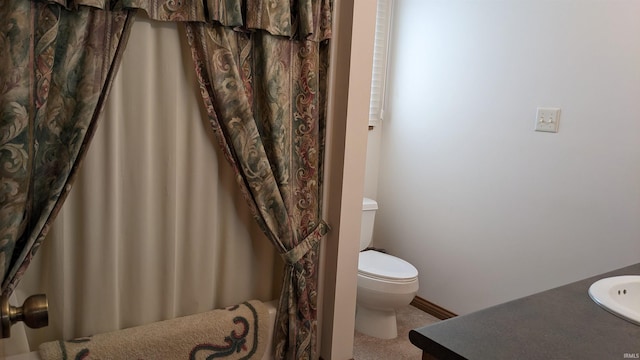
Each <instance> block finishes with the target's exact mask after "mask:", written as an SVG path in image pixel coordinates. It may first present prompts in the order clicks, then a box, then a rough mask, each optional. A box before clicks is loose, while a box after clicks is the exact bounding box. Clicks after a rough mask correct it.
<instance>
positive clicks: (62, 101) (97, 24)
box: [0, 0, 332, 359]
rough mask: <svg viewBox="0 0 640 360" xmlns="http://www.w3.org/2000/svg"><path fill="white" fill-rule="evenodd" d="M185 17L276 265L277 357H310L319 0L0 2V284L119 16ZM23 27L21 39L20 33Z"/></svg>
mask: <svg viewBox="0 0 640 360" xmlns="http://www.w3.org/2000/svg"><path fill="white" fill-rule="evenodd" d="M130 9H144V10H145V11H146V12H147V13H148V14H149V16H150V17H151V18H152V19H156V20H162V21H184V22H187V33H188V37H189V42H190V44H191V46H192V49H193V57H194V62H195V64H196V71H197V72H198V75H199V81H200V84H201V87H202V95H203V99H204V100H205V105H206V107H207V109H208V115H209V117H210V121H211V124H212V126H213V128H214V130H215V131H216V132H217V134H218V137H219V141H220V144H221V145H222V147H223V150H224V152H225V154H227V158H228V160H229V161H230V162H231V163H232V165H233V166H234V168H235V169H236V172H237V178H238V181H239V183H240V184H241V185H242V188H243V191H244V192H245V195H246V198H247V200H248V203H249V206H250V207H251V209H252V211H253V213H254V215H255V217H256V219H257V220H258V222H259V224H260V225H261V227H262V229H263V231H264V232H265V233H266V234H267V236H268V237H269V238H270V239H271V241H272V242H273V243H274V244H275V245H276V247H277V248H278V250H279V251H280V253H281V254H282V256H283V258H284V259H285V261H286V262H287V264H288V267H287V270H286V273H285V280H284V286H283V292H282V295H281V300H280V308H279V316H278V321H277V329H276V339H275V341H276V352H277V358H285V357H286V358H290V359H298V358H314V357H315V351H316V344H315V340H316V326H317V319H316V310H317V309H316V306H317V265H318V262H317V260H318V241H319V240H320V239H321V238H322V237H323V236H324V234H325V233H326V231H327V229H328V227H327V226H326V224H325V223H324V222H323V221H322V220H321V219H320V214H321V198H322V196H321V190H322V186H321V180H322V157H323V153H324V152H323V143H324V117H325V116H324V107H325V91H326V84H325V83H326V71H327V67H328V66H327V64H328V42H327V41H326V40H328V39H329V37H330V30H331V11H332V1H331V0H299V1H290V0H279V1H275V2H274V1H273V0H270V1H267V0H253V1H251V0H244V1H241V0H237V1H222V0H218V1H216V0H207V1H206V2H204V1H202V0H184V1H179V2H176V1H175V0H155V1H148V0H147V1H145V0H111V1H109V0H102V1H100V0H98V1H96V0H76V1H73V0H50V1H37V0H31V1H29V0H11V1H8V2H3V3H2V4H1V5H0V19H1V20H2V22H1V24H0V26H4V27H5V28H4V29H2V30H3V31H2V34H1V35H0V36H1V37H0V75H1V77H0V111H1V113H0V114H1V116H2V117H1V118H0V120H1V122H0V129H1V130H2V132H1V133H0V136H1V137H0V139H2V142H1V143H0V157H1V159H0V160H2V164H3V167H2V170H1V171H2V181H1V184H2V187H1V188H0V199H1V203H0V215H2V217H1V220H0V271H2V274H0V275H3V286H2V290H3V293H4V294H9V293H11V291H12V290H13V288H14V287H15V284H16V283H17V281H18V280H19V278H20V276H21V274H22V273H23V272H24V270H25V269H26V267H27V266H28V264H29V262H30V259H31V257H32V256H33V254H34V253H35V251H36V250H37V248H38V245H39V243H40V242H41V241H42V239H43V237H44V235H46V233H47V230H48V227H49V224H50V222H51V221H52V220H53V218H54V217H55V214H56V213H57V211H58V210H59V208H60V206H61V205H62V203H63V201H64V198H65V196H66V194H67V193H68V191H69V189H70V187H71V184H72V180H73V177H74V174H75V170H76V169H77V167H78V166H79V163H80V160H81V159H82V157H83V154H84V152H85V150H86V147H87V145H88V143H89V141H90V139H91V135H92V134H93V132H94V130H95V126H96V121H95V119H96V118H97V115H98V114H99V113H100V111H101V108H102V103H103V100H104V98H105V97H106V95H107V93H108V90H109V84H110V81H111V79H112V78H113V75H114V73H115V71H116V69H117V65H118V61H119V58H120V55H121V54H122V51H124V47H125V45H126V39H127V35H128V32H129V29H130V24H131V22H132V18H133V12H129V11H130ZM31 35H33V39H32V41H33V42H32V43H30V42H29V41H30V40H31V38H30V36H31Z"/></svg>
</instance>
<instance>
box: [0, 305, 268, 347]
mask: <svg viewBox="0 0 640 360" xmlns="http://www.w3.org/2000/svg"><path fill="white" fill-rule="evenodd" d="M264 304H265V305H266V306H267V310H268V311H269V339H268V342H267V350H266V351H265V353H264V356H263V357H262V360H271V359H273V356H272V355H271V353H272V343H273V328H274V324H275V322H276V311H277V310H276V308H277V306H278V300H273V301H269V302H265V303H264ZM5 359H6V360H41V359H40V355H39V354H38V352H37V351H32V352H30V353H25V354H18V355H12V356H8V357H6V358H5Z"/></svg>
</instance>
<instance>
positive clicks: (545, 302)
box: [409, 263, 640, 360]
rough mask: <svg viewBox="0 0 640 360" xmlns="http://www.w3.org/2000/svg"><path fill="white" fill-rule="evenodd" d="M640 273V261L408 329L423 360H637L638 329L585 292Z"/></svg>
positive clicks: (639, 345) (639, 347) (639, 353)
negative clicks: (597, 284) (604, 281)
mask: <svg viewBox="0 0 640 360" xmlns="http://www.w3.org/2000/svg"><path fill="white" fill-rule="evenodd" d="M618 275H640V263H639V264H635V265H631V266H628V267H625V268H622V269H618V270H615V271H611V272H608V273H605V274H602V275H597V276H594V277H591V278H588V279H585V280H581V281H577V282H574V283H571V284H568V285H565V286H561V287H558V288H554V289H551V290H547V291H544V292H541V293H538V294H534V295H531V296H527V297H524V298H521V299H517V300H513V301H510V302H507V303H504V304H501V305H496V306H493V307H490V308H487V309H484V310H480V311H477V312H474V313H471V314H467V315H463V316H458V317H454V318H451V319H448V320H445V321H442V322H439V323H436V324H432V325H429V326H425V327H423V328H419V329H415V330H411V332H410V333H409V339H410V340H411V342H412V343H413V344H414V345H415V346H417V347H419V348H420V349H422V351H423V359H442V360H445V359H469V360H474V359H477V360H487V359H492V360H500V359H505V360H507V359H508V360H512V359H527V360H535V359H544V360H546V359H555V360H560V359H594V360H595V359H597V360H601V359H640V326H638V325H635V324H632V323H630V322H628V321H626V320H624V319H621V318H619V317H617V316H615V315H613V314H611V313H609V312H607V311H606V310H604V309H603V308H601V307H600V306H598V305H597V304H596V303H595V302H593V300H591V298H590V297H589V294H588V289H589V286H591V284H592V283H594V282H595V281H597V280H599V279H602V278H606V277H611V276H618Z"/></svg>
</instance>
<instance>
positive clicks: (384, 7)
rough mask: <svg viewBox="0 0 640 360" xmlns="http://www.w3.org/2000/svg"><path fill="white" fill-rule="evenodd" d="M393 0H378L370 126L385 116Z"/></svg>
mask: <svg viewBox="0 0 640 360" xmlns="http://www.w3.org/2000/svg"><path fill="white" fill-rule="evenodd" d="M392 9H393V0H378V7H377V9H376V32H375V40H374V44H373V69H372V73H371V99H370V102H369V126H376V125H378V123H379V122H380V121H381V120H382V119H383V117H384V104H385V84H386V78H387V59H388V49H389V37H390V36H389V35H390V32H391V17H392Z"/></svg>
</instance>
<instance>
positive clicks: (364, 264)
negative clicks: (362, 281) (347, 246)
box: [358, 250, 418, 283]
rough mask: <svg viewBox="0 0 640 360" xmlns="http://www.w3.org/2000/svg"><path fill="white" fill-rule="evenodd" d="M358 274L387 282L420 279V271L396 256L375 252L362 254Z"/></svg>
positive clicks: (359, 258)
mask: <svg viewBox="0 0 640 360" xmlns="http://www.w3.org/2000/svg"><path fill="white" fill-rule="evenodd" d="M358 274H359V275H360V276H364V277H367V278H370V279H375V280H383V281H385V282H397V283H398V282H399V283H404V282H413V281H415V280H416V279H417V278H418V270H417V269H416V268H415V267H414V266H413V265H411V264H410V263H408V262H406V261H404V260H402V259H400V258H397V257H395V256H392V255H389V254H385V253H382V252H379V251H375V250H366V251H362V252H360V254H359V256H358Z"/></svg>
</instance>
